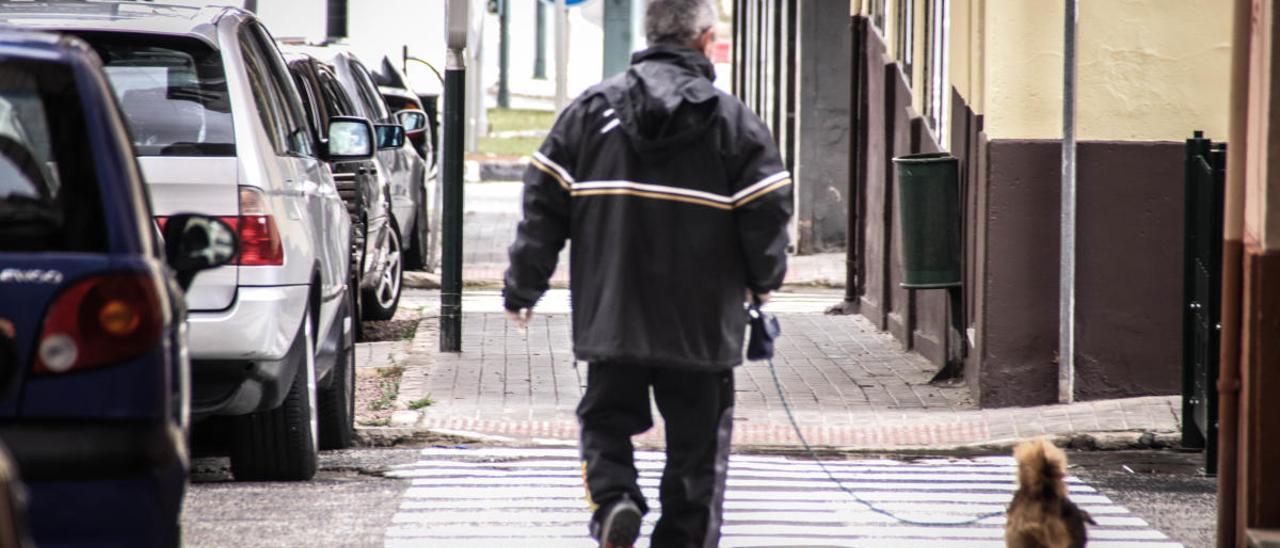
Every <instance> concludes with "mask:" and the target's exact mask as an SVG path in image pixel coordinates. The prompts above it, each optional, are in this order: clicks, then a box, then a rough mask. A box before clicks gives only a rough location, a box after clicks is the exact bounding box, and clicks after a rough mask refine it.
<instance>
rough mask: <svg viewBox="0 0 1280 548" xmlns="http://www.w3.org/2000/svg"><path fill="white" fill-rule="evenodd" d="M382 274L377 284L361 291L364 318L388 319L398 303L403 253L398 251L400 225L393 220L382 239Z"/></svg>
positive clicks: (393, 314)
mask: <svg viewBox="0 0 1280 548" xmlns="http://www.w3.org/2000/svg"><path fill="white" fill-rule="evenodd" d="M382 245H383V250H382V251H383V253H381V255H382V260H383V265H382V269H381V271H382V274H381V275H380V276H379V278H378V285H377V286H374V287H372V288H369V289H364V290H362V291H361V292H362V293H363V294H362V295H361V298H362V299H363V301H364V303H363V305H362V308H363V310H362V311H361V312H362V315H363V317H364V319H366V320H374V321H383V320H390V319H391V317H392V316H395V315H396V307H397V306H399V305H400V286H401V282H403V281H404V261H403V260H402V258H403V257H404V254H403V253H401V251H400V249H401V248H400V227H399V226H397V225H396V223H395V222H394V221H393V222H392V223H391V226H390V230H388V231H387V238H386V239H385V240H384V241H383V244H382Z"/></svg>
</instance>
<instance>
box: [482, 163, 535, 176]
mask: <svg viewBox="0 0 1280 548" xmlns="http://www.w3.org/2000/svg"><path fill="white" fill-rule="evenodd" d="M527 167H529V160H527V159H525V158H521V159H519V160H482V161H481V162H480V180H481V181H519V180H522V179H524V172H525V168H527Z"/></svg>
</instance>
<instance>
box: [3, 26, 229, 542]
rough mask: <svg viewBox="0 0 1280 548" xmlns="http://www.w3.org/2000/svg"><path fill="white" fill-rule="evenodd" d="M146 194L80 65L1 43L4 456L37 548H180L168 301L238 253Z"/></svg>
mask: <svg viewBox="0 0 1280 548" xmlns="http://www.w3.org/2000/svg"><path fill="white" fill-rule="evenodd" d="M145 192H146V190H145V187H144V186H143V182H142V180H141V177H140V175H139V169H138V166H137V163H136V161H135V160H134V154H133V148H132V145H131V141H130V139H129V135H128V132H127V130H126V126H125V125H124V123H123V122H122V119H121V116H120V112H119V109H118V108H117V105H116V100H115V98H114V95H113V94H112V93H111V90H110V88H109V87H108V84H107V80H106V79H105V78H104V76H103V74H102V71H101V65H100V63H99V61H98V57H97V55H96V54H95V53H94V52H93V50H92V49H90V48H89V47H88V46H86V45H85V44H84V43H83V42H81V41H80V40H78V39H76V38H72V37H64V36H58V35H53V34H43V33H31V32H23V31H18V30H12V29H4V28H0V348H3V349H6V351H5V352H3V353H0V354H3V355H0V442H2V443H3V445H4V446H6V447H7V448H8V449H9V451H10V452H11V453H12V455H13V458H14V460H15V461H16V463H17V468H18V474H19V475H20V476H21V479H22V481H23V482H24V483H25V484H26V488H27V492H28V493H29V498H28V508H29V513H28V514H29V515H28V525H29V531H30V532H31V536H32V537H33V539H34V541H35V543H36V544H37V545H39V546H62V545H65V546H72V545H74V546H83V545H115V546H174V545H178V544H179V542H180V535H179V530H180V527H179V517H180V513H181V506H182V498H183V495H184V493H185V483H186V475H187V456H186V455H187V449H186V448H187V441H186V438H187V416H188V409H189V396H188V394H189V382H188V376H189V372H188V368H189V364H188V358H187V355H186V327H185V323H184V322H185V317H186V310H185V309H184V308H183V302H184V299H183V298H182V294H183V293H182V291H183V288H184V286H185V285H188V284H190V283H191V280H192V278H193V277H194V276H195V273H196V272H197V271H199V270H202V269H206V268H212V267H216V266H220V265H222V264H226V263H227V262H228V261H230V260H232V259H233V258H234V256H235V253H236V250H237V242H236V238H235V234H234V231H232V229H231V228H230V227H229V226H227V225H226V224H225V223H223V222H222V221H220V220H217V219H214V218H211V217H205V216H200V215H174V216H170V217H169V218H168V219H167V222H166V223H165V226H164V228H163V233H162V234H161V233H159V231H158V229H157V227H156V225H155V224H154V223H153V221H152V214H151V206H150V204H149V202H148V198H147V195H146V193H145Z"/></svg>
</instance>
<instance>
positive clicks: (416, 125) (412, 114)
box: [396, 108, 427, 137]
mask: <svg viewBox="0 0 1280 548" xmlns="http://www.w3.org/2000/svg"><path fill="white" fill-rule="evenodd" d="M396 120H399V121H400V125H402V126H404V132H405V133H406V134H408V135H409V136H410V137H413V136H415V135H418V134H421V133H424V132H426V131H427V113H426V112H423V111H421V110H418V109H416V108H410V109H405V110H402V111H400V112H397V113H396Z"/></svg>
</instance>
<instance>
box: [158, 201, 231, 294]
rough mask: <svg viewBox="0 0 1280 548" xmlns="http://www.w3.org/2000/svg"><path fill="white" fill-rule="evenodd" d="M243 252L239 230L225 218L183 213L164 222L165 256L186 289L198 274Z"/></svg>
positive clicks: (179, 283) (180, 283) (220, 264)
mask: <svg viewBox="0 0 1280 548" xmlns="http://www.w3.org/2000/svg"><path fill="white" fill-rule="evenodd" d="M239 251H240V243H239V241H238V240H237V239H236V231H235V229H233V228H231V225H228V224H227V223H226V222H224V221H222V220H221V219H218V218H215V217H210V216H208V215H198V214H194V213H183V214H178V215H174V216H172V217H169V218H168V219H167V220H166V221H165V223H164V255H165V259H166V261H167V262H168V263H169V267H170V268H172V269H173V271H174V273H175V274H176V275H177V277H178V285H181V286H182V289H183V290H186V289H187V288H188V287H191V282H192V280H194V279H195V276H196V273H197V272H200V271H201V270H208V269H210V268H216V267H219V266H223V265H225V264H229V263H230V262H231V261H232V260H233V259H235V258H236V255H237V254H238V253H239Z"/></svg>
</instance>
